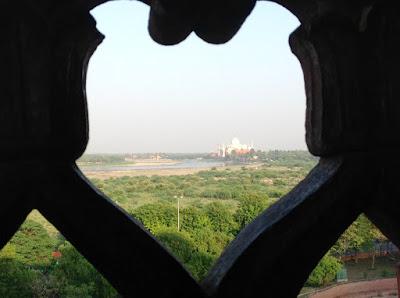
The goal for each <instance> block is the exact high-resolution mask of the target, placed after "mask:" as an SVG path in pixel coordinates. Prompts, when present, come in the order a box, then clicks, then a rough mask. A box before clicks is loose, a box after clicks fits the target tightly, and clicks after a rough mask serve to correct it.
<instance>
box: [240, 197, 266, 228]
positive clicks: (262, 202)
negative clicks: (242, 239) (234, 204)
mask: <svg viewBox="0 0 400 298" xmlns="http://www.w3.org/2000/svg"><path fill="white" fill-rule="evenodd" d="M268 206H269V202H268V197H267V196H264V197H263V196H261V195H258V194H255V193H248V194H246V196H245V197H244V198H242V199H241V201H240V203H239V208H238V210H237V211H236V213H235V215H234V218H235V220H236V222H237V223H238V225H239V229H240V230H241V229H243V228H244V227H245V226H246V225H247V224H249V223H250V222H252V221H253V220H254V219H255V218H256V217H257V216H258V215H259V214H260V213H261V212H263V211H264V210H265V209H266V208H267V207H268Z"/></svg>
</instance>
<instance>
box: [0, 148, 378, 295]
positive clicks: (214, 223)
mask: <svg viewBox="0 0 400 298" xmlns="http://www.w3.org/2000/svg"><path fill="white" fill-rule="evenodd" d="M258 155H259V160H258V162H257V164H247V165H235V166H231V167H221V168H212V169H210V170H204V171H200V172H198V173H196V174H192V175H185V176H151V177H146V176H134V177H129V176H124V177H118V178H109V179H105V180H100V179H93V180H92V182H93V183H94V184H95V185H96V186H97V187H98V188H99V189H100V190H101V191H102V192H104V193H105V194H106V195H108V196H109V197H110V198H112V199H113V200H114V201H115V202H116V203H117V204H118V205H120V206H121V207H122V208H124V209H126V210H127V211H128V212H129V213H130V214H131V215H132V216H133V217H135V218H136V219H138V220H139V221H140V222H141V223H142V224H143V225H144V226H145V228H147V229H148V230H150V231H151V233H153V234H154V235H155V237H156V238H157V239H158V240H159V241H160V242H161V243H162V244H163V245H165V247H166V248H167V249H168V250H170V251H171V253H173V254H174V255H175V256H176V257H177V258H178V259H179V260H180V261H181V262H182V263H183V264H184V265H185V266H186V268H187V269H188V271H189V272H190V273H191V274H192V275H193V277H194V278H196V279H197V280H201V279H202V278H204V277H205V275H206V274H207V272H208V270H209V269H210V268H211V266H212V265H213V263H214V262H215V261H216V259H217V258H218V257H219V256H220V254H221V253H222V251H223V250H224V248H225V247H226V246H227V245H228V244H229V242H230V241H232V240H233V239H234V238H235V237H236V235H237V234H238V233H239V231H240V230H241V229H242V228H243V227H244V226H245V225H246V224H248V223H249V222H251V221H252V220H253V219H254V218H255V217H257V216H258V215H259V214H260V213H261V212H262V211H263V210H265V209H266V208H268V207H269V206H270V205H272V204H273V203H275V202H276V201H277V200H278V199H279V198H281V197H282V196H283V195H285V194H286V193H287V192H289V191H290V190H291V189H292V188H293V187H294V186H296V185H297V184H298V183H299V182H300V181H301V180H302V179H303V178H304V177H305V176H306V175H307V174H308V172H309V171H310V170H311V169H312V168H313V167H314V166H315V165H316V163H317V159H316V158H314V157H312V156H311V155H310V154H309V153H308V152H304V151H289V152H284V151H271V152H259V153H258ZM85 160H90V159H88V158H86V159H85ZM100 160H103V161H104V160H106V161H108V162H118V163H119V162H122V161H123V160H122V159H120V158H115V157H111V156H108V157H106V158H103V159H100ZM178 199H179V201H180V202H179V203H180V225H179V230H178V213H177V203H178V202H177V201H178ZM382 237H383V236H382V235H381V234H380V233H379V231H378V230H376V228H375V227H374V226H373V225H372V224H371V223H370V222H369V221H368V220H367V219H366V218H365V217H363V216H362V217H360V218H359V219H358V220H357V221H356V222H355V223H354V224H353V225H352V226H351V227H350V228H349V229H348V230H347V231H346V232H345V233H344V235H343V236H342V237H341V238H340V240H339V241H338V242H337V244H336V245H335V246H334V247H333V248H332V249H331V251H330V252H329V253H328V254H327V255H326V256H325V257H324V258H323V259H322V260H321V262H320V264H319V265H318V266H317V267H316V268H315V270H314V271H313V273H312V274H311V276H310V278H309V280H308V281H307V285H308V286H322V285H324V284H326V283H328V282H330V281H332V280H333V279H334V278H335V277H336V272H337V271H338V270H340V268H341V267H342V264H341V261H340V255H341V254H343V253H344V252H345V251H346V250H348V249H356V250H357V249H361V248H362V247H367V246H370V245H372V243H373V242H374V240H376V239H381V238H382ZM0 296H1V297H117V296H118V295H117V293H116V291H115V290H114V289H113V288H112V287H111V286H110V285H109V284H108V282H107V281H106V280H105V279H104V278H103V277H102V276H101V275H100V274H98V273H97V271H96V270H95V269H94V268H93V267H92V266H91V265H90V264H89V263H88V262H87V261H86V260H85V259H84V258H83V257H82V256H81V255H80V254H79V253H78V252H77V251H76V250H75V249H74V247H73V246H72V245H71V244H69V242H68V241H66V240H65V239H64V238H63V236H62V235H61V234H59V233H58V232H57V231H56V230H55V229H54V228H53V227H52V226H51V225H49V224H48V223H47V222H46V221H45V220H44V219H43V218H42V217H40V215H39V214H38V213H36V214H34V215H31V216H30V217H28V220H27V221H26V222H25V223H24V224H23V225H22V226H21V228H20V230H19V231H18V232H17V233H16V235H15V236H14V237H13V239H12V240H11V241H10V243H9V244H7V245H6V246H5V247H4V248H3V249H2V250H1V252H0Z"/></svg>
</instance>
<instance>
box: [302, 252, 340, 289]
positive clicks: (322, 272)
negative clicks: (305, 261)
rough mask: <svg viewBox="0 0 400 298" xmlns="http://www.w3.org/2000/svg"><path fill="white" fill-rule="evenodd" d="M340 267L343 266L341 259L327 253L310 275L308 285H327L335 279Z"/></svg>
mask: <svg viewBox="0 0 400 298" xmlns="http://www.w3.org/2000/svg"><path fill="white" fill-rule="evenodd" d="M340 268H342V264H341V263H340V261H339V260H338V259H337V258H335V257H333V256H331V255H329V254H326V255H325V256H324V257H323V258H322V259H321V261H320V262H319V264H318V265H317V267H315V269H314V270H313V272H312V273H311V275H310V276H309V277H308V280H307V282H306V285H307V286H310V287H320V286H323V285H326V284H327V283H329V282H331V281H333V280H335V278H336V274H337V273H338V272H339V270H340Z"/></svg>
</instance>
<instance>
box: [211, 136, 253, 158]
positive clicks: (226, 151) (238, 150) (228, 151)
mask: <svg viewBox="0 0 400 298" xmlns="http://www.w3.org/2000/svg"><path fill="white" fill-rule="evenodd" d="M252 150H254V145H253V142H252V143H251V145H247V144H241V143H240V141H239V139H238V138H233V139H232V142H231V144H228V145H225V144H222V145H219V146H218V157H226V156H230V155H232V154H235V155H243V154H247V153H250V152H251V151H252Z"/></svg>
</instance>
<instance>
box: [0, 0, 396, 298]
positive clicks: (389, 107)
mask: <svg viewBox="0 0 400 298" xmlns="http://www.w3.org/2000/svg"><path fill="white" fill-rule="evenodd" d="M104 2H106V1H104V0H87V1H81V0H73V1H71V0H69V1H67V0H62V1H56V2H55V1H52V0H41V1H36V2H35V5H33V4H32V3H31V1H29V0H25V1H23V0H21V1H18V3H16V2H15V1H3V2H2V3H1V4H0V22H1V24H2V26H1V27H0V31H1V33H2V37H3V38H2V41H1V42H0V53H1V55H0V59H1V63H2V68H1V69H0V78H1V80H0V139H1V140H2V146H0V153H1V155H0V156H1V162H0V167H1V169H2V171H1V174H0V175H1V178H2V179H1V181H2V183H3V185H2V186H3V187H2V190H3V196H2V198H1V199H0V200H1V205H0V206H1V207H0V226H1V233H0V247H2V246H4V245H5V244H6V243H7V241H9V239H10V238H11V237H12V235H13V234H14V233H15V232H16V230H17V229H18V227H19V225H20V224H21V223H22V222H23V220H24V218H25V217H26V215H27V214H28V213H29V212H30V211H31V210H32V209H35V208H36V209H38V210H39V211H40V212H41V213H42V214H43V215H44V216H45V217H46V218H47V219H48V220H49V221H50V222H51V223H53V224H54V225H55V227H56V228H57V229H59V230H60V231H61V232H62V233H63V234H64V235H65V236H66V237H67V238H68V239H69V240H70V241H71V242H72V244H73V245H74V246H75V247H77V249H78V250H79V251H80V252H81V253H82V254H83V255H84V256H85V257H86V258H87V259H88V260H89V261H90V262H91V263H92V264H93V265H94V266H95V267H96V268H97V269H98V270H99V271H100V272H101V273H103V274H104V276H105V277H106V278H107V279H108V280H109V281H110V282H111V283H112V285H113V286H114V287H116V289H117V290H118V291H119V292H120V293H121V294H122V295H123V296H127V297H132V296H139V295H140V296H149V297H153V296H154V297H171V298H172V297H174V298H175V297H204V296H211V297H221V298H222V297H255V296H258V295H259V293H262V295H263V296H270V297H295V296H296V294H297V293H298V291H299V290H300V288H301V286H302V285H303V283H304V282H305V280H306V278H307V276H308V275H309V274H310V272H311V271H312V269H313V268H314V266H315V265H316V264H317V262H318V260H319V259H320V258H321V257H322V256H323V255H324V254H325V253H326V252H327V251H328V250H329V248H330V246H331V245H333V244H334V242H335V241H336V239H337V238H338V237H339V236H340V234H341V233H343V231H344V230H345V229H346V228H347V227H348V226H349V225H350V224H351V223H352V222H353V221H354V220H355V219H356V217H357V216H358V215H359V214H360V213H362V212H365V213H366V214H367V215H368V216H369V217H370V218H371V219H372V220H373V221H374V223H375V224H377V226H378V227H379V228H381V229H382V231H383V232H384V233H385V234H386V235H387V236H388V237H390V239H391V240H392V241H394V243H395V244H397V245H400V237H399V236H398V235H399V233H398V232H399V229H400V221H399V217H398V210H399V201H398V199H397V196H398V191H397V178H398V176H399V175H398V171H397V169H398V165H399V162H398V158H397V155H396V153H397V152H398V148H399V146H400V137H399V133H398V128H400V120H398V119H400V118H399V117H397V114H398V113H399V112H400V104H399V103H398V102H399V101H398V100H397V98H398V96H399V95H400V94H399V93H400V87H399V86H400V82H399V78H398V77H399V76H398V75H397V70H398V69H399V66H400V60H399V58H398V55H397V45H398V37H397V36H399V28H400V26H398V25H399V24H398V20H397V16H398V15H399V9H398V8H397V7H396V6H395V4H391V3H390V2H386V3H382V2H378V1H372V0H369V1H367V0H365V1H362V0H357V1H345V0H342V1H338V0H336V1H335V0H312V1H308V0H304V1H296V0H279V1H274V2H276V3H278V4H281V5H283V6H284V7H286V8H287V9H289V10H290V11H291V12H292V13H293V14H295V15H296V16H297V17H298V18H299V20H300V21H301V23H302V24H301V26H300V28H298V29H297V30H296V31H295V32H294V33H293V34H292V36H291V38H290V43H291V47H292V49H293V51H294V53H295V54H296V55H297V56H298V58H299V60H300V62H301V64H302V67H303V71H304V76H305V84H306V93H307V120H306V121H307V123H306V129H307V144H308V146H309V149H310V151H311V152H312V153H313V154H315V155H318V156H321V157H322V158H321V161H320V163H319V165H318V166H317V167H316V168H315V169H314V170H313V171H312V172H311V173H310V174H309V175H308V177H307V178H306V179H305V180H304V181H303V182H301V183H300V184H299V185H298V186H297V187H296V188H295V189H294V190H293V191H291V192H290V193H289V194H288V195H287V196H285V197H284V198H283V199H281V200H280V201H279V202H278V203H277V204H275V205H274V206H273V207H272V208H270V209H268V210H266V211H265V212H264V213H263V214H261V215H260V216H259V217H258V218H257V219H256V220H255V221H254V222H253V223H251V224H250V225H249V226H247V227H246V228H245V229H244V230H243V231H242V232H241V233H240V235H239V236H238V237H237V239H235V240H234V241H233V242H232V243H231V244H230V245H229V247H228V248H227V249H226V251H225V252H224V254H223V256H222V257H221V258H220V260H219V261H218V263H217V264H216V265H215V267H214V268H213V270H212V271H211V272H210V274H209V276H208V277H207V278H206V280H205V281H204V282H203V284H202V285H199V284H198V283H197V282H196V281H195V280H194V279H193V278H192V277H191V276H190V274H189V273H188V272H187V271H186V270H185V269H184V268H183V267H182V265H181V264H180V263H179V262H178V261H177V260H176V259H175V258H174V257H173V256H171V255H170V254H169V253H168V252H167V251H166V250H165V249H164V248H163V247H162V246H161V245H160V244H159V243H158V241H157V240H156V239H155V238H154V237H153V236H151V235H150V234H149V233H148V232H147V231H146V230H145V229H144V228H143V226H142V225H141V224H140V223H139V222H138V221H136V220H135V219H131V218H130V217H129V216H128V215H127V214H126V213H125V212H124V211H123V210H121V209H120V208H119V207H117V206H116V205H114V204H113V203H112V202H111V201H110V200H109V199H108V198H106V197H104V195H102V194H101V193H100V192H98V191H97V190H96V189H95V188H94V187H93V186H92V185H91V184H90V182H88V181H87V179H86V178H85V177H84V176H83V175H82V173H81V172H80V171H79V169H78V168H77V167H76V165H75V159H76V158H78V157H79V156H80V154H82V153H83V151H84V149H85V146H86V143H87V131H88V123H87V112H86V98H85V89H84V86H85V73H86V67H87V61H88V59H89V56H90V55H91V53H92V52H93V50H94V49H95V48H96V46H97V45H98V44H99V43H100V42H101V40H102V35H101V34H100V33H99V32H97V30H96V28H95V22H94V20H93V18H92V17H91V16H90V14H89V11H90V10H91V9H92V8H94V7H95V6H97V5H99V4H101V3H104ZM146 3H147V4H149V5H150V6H151V13H150V21H149V31H150V34H151V36H152V37H153V38H154V39H155V40H156V41H158V42H159V43H163V44H174V43H178V42H180V41H182V40H183V39H184V38H186V36H187V35H188V34H189V33H190V32H192V31H194V32H196V34H197V35H199V36H200V37H201V38H203V39H204V40H206V41H208V42H213V43H223V42H226V41H227V40H229V39H230V38H231V37H232V36H233V35H234V34H235V33H236V32H237V31H238V30H239V28H240V26H241V24H242V23H243V22H244V20H245V19H246V17H247V15H248V14H249V13H251V10H252V8H253V7H254V4H255V1H254V0H237V1H228V0H219V1H212V0H204V1H201V2H200V3H199V1H193V2H190V1H187V0H148V1H147V2H146ZM104 239H106V241H104ZM100 243H101V244H102V245H99V244H100ZM143 293H146V294H145V295H143Z"/></svg>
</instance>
